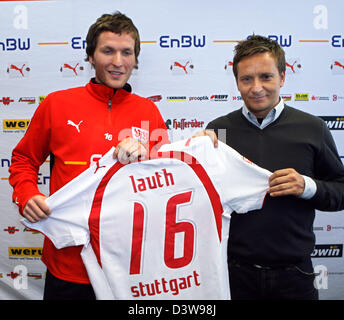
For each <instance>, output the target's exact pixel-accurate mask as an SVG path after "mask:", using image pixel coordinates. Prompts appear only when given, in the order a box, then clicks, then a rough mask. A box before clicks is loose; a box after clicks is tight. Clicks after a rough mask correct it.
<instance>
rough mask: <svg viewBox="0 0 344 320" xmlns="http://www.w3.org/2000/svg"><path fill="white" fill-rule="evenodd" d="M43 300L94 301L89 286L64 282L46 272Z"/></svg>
mask: <svg viewBox="0 0 344 320" xmlns="http://www.w3.org/2000/svg"><path fill="white" fill-rule="evenodd" d="M43 300H96V296H95V294H94V291H93V288H92V286H91V285H90V284H82V283H74V282H69V281H64V280H61V279H59V278H56V277H55V276H53V275H52V274H51V273H50V272H49V270H47V276H46V279H45V286H44V295H43Z"/></svg>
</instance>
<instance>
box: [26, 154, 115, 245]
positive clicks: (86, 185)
mask: <svg viewBox="0 0 344 320" xmlns="http://www.w3.org/2000/svg"><path fill="white" fill-rule="evenodd" d="M113 151H114V148H111V149H110V151H108V152H107V154H106V155H104V157H103V158H101V159H100V160H99V162H98V163H97V164H94V165H93V166H91V167H90V168H88V169H87V170H85V171H84V172H83V173H81V174H80V175H79V176H77V177H76V178H75V179H73V180H72V181H71V182H69V183H67V184H66V185H65V186H64V187H62V188H61V189H60V190H58V191H57V192H55V193H54V194H53V195H51V196H50V197H49V198H47V199H46V203H47V205H48V207H49V208H50V210H51V214H50V215H49V217H48V218H47V219H44V220H40V221H38V222H35V223H31V222H29V221H28V220H27V219H22V220H21V221H22V223H23V224H24V225H26V226H27V227H29V228H31V229H34V230H37V231H40V232H41V233H43V234H44V235H45V236H46V237H48V238H49V239H50V240H51V241H52V242H53V243H54V245H55V247H56V248H57V249H60V248H64V247H69V246H78V245H87V244H88V242H89V240H90V236H89V234H90V233H89V226H88V218H89V215H90V211H91V207H92V202H93V195H94V194H95V191H96V189H97V187H98V183H99V181H100V180H101V178H102V177H103V175H104V174H105V173H106V171H107V168H109V166H111V165H113V164H114V163H115V160H114V159H113V158H112V154H113Z"/></svg>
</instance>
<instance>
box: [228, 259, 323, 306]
mask: <svg viewBox="0 0 344 320" xmlns="http://www.w3.org/2000/svg"><path fill="white" fill-rule="evenodd" d="M314 279H315V274H314V272H313V266H312V262H311V260H309V261H306V262H303V263H300V264H297V265H291V266H287V267H279V268H272V267H263V266H259V265H255V264H248V263H241V262H239V261H238V260H235V259H231V260H230V261H229V283H230V289H231V298H232V300H318V299H319V294H318V290H317V289H316V288H315V286H314Z"/></svg>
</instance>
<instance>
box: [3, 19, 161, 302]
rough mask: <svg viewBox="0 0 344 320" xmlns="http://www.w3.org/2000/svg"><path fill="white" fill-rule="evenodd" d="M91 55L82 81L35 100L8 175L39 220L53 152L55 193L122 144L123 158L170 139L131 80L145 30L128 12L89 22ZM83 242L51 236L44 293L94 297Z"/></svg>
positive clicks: (26, 212)
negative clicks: (91, 73)
mask: <svg viewBox="0 0 344 320" xmlns="http://www.w3.org/2000/svg"><path fill="white" fill-rule="evenodd" d="M86 43H87V48H86V53H87V59H86V60H88V61H89V62H90V63H91V64H92V65H93V67H94V69H95V78H92V79H91V80H90V81H89V83H88V84H87V85H86V86H84V87H78V88H72V89H67V90H61V91H57V92H53V93H51V94H49V95H48V96H47V97H46V98H45V99H44V101H43V102H42V103H41V104H40V105H39V107H38V108H37V110H36V112H35V114H34V116H33V118H32V119H31V122H30V126H29V128H28V130H27V132H26V134H25V136H24V137H23V139H22V140H21V141H20V142H19V143H18V145H17V146H16V147H15V148H14V150H13V153H12V164H11V166H10V169H9V171H10V177H9V182H10V184H11V185H12V186H13V188H14V192H13V200H14V201H15V202H16V203H17V204H18V206H19V211H20V213H21V214H22V215H23V216H24V217H25V218H26V219H28V220H29V221H31V222H36V221H39V220H41V219H45V218H47V217H48V215H49V213H50V211H49V208H48V206H47V205H46V203H45V199H46V196H45V195H43V194H42V193H41V192H40V191H39V189H38V187H37V181H38V171H39V167H40V166H41V165H42V164H43V162H44V161H45V160H46V158H47V157H48V156H50V164H51V176H50V194H52V193H54V192H56V191H57V190H58V189H60V188H61V187H62V186H64V185H65V184H66V183H68V182H69V181H70V180H72V179H73V178H75V177H76V176H78V175H79V174H80V173H81V172H83V171H84V170H85V169H87V168H88V167H89V166H90V165H92V164H95V163H97V160H99V158H100V157H101V156H102V155H104V154H105V153H106V152H107V151H108V150H109V149H110V148H111V147H112V146H116V149H115V152H114V157H115V158H118V160H119V161H121V162H130V161H136V160H137V159H138V158H141V157H148V156H150V155H151V153H152V152H154V150H156V148H157V146H159V145H161V144H162V143H166V142H168V134H167V130H166V126H165V123H164V121H163V119H162V117H161V115H160V112H159V111H158V109H157V107H156V106H155V105H154V103H152V102H151V101H150V100H148V99H145V98H142V97H139V96H137V95H134V94H132V93H131V87H130V85H129V84H128V83H127V81H128V79H129V77H130V75H131V72H132V70H133V68H135V67H137V63H138V60H137V57H138V55H139V52H140V38H139V33H138V31H137V29H136V27H135V25H134V24H133V22H132V21H131V19H129V18H128V17H126V16H125V15H123V14H121V13H119V12H116V13H114V14H104V15H102V16H101V17H100V18H99V19H97V21H96V22H95V23H94V24H93V25H92V26H91V27H90V29H89V31H88V34H87V38H86ZM80 251H81V247H80V246H74V247H69V248H65V249H60V250H57V249H56V248H55V247H54V245H53V243H52V242H51V241H50V240H49V239H48V238H45V240H44V245H43V255H42V261H43V262H44V263H45V264H46V266H47V269H48V270H47V278H46V283H45V289H44V299H47V300H48V299H94V297H95V296H94V292H93V289H92V287H91V285H90V282H89V279H88V276H87V272H86V269H85V267H84V265H83V263H82V260H81V257H80Z"/></svg>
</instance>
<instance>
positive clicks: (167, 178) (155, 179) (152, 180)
mask: <svg viewBox="0 0 344 320" xmlns="http://www.w3.org/2000/svg"><path fill="white" fill-rule="evenodd" d="M162 172H163V175H161V174H159V172H158V171H156V172H155V174H154V175H153V176H151V177H143V178H135V177H134V176H129V178H130V181H131V185H132V187H133V191H134V192H135V193H137V192H142V191H146V190H147V189H157V188H163V187H168V186H170V185H174V179H173V174H172V173H171V172H167V170H166V169H162Z"/></svg>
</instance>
